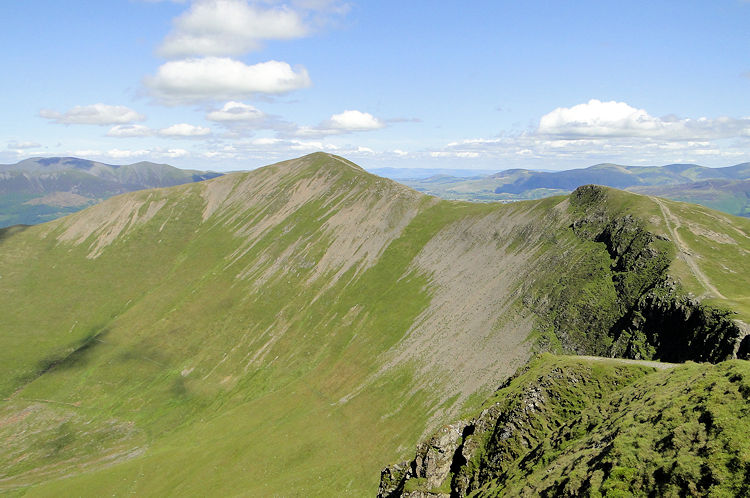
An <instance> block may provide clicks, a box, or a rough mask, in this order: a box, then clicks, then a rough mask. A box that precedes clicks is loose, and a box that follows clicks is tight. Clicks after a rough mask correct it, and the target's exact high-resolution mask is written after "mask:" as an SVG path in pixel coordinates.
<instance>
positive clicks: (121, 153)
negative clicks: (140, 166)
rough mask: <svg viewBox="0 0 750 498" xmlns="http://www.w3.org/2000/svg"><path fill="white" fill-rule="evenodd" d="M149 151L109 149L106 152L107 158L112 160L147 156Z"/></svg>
mask: <svg viewBox="0 0 750 498" xmlns="http://www.w3.org/2000/svg"><path fill="white" fill-rule="evenodd" d="M149 154H151V151H149V150H145V149H140V150H123V149H110V150H108V151H107V152H106V155H107V156H108V157H111V158H113V159H133V158H139V157H144V156H148V155H149Z"/></svg>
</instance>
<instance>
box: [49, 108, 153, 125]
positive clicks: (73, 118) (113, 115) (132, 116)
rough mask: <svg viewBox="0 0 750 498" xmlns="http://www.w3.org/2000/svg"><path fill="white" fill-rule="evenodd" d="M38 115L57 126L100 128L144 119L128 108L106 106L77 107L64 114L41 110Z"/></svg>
mask: <svg viewBox="0 0 750 498" xmlns="http://www.w3.org/2000/svg"><path fill="white" fill-rule="evenodd" d="M39 115H40V116H41V117H43V118H46V119H49V120H51V121H53V122H55V123H58V124H91V125H102V126H104V125H113V124H127V123H133V122H135V121H143V120H144V119H146V117H145V116H144V115H143V114H139V113H138V112H136V111H134V110H133V109H130V108H129V107H125V106H123V105H106V104H93V105H85V106H80V105H79V106H75V107H73V108H72V109H70V110H68V111H65V112H64V113H60V112H57V111H53V110H50V109H42V110H41V111H39Z"/></svg>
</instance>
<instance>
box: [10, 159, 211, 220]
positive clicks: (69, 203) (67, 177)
mask: <svg viewBox="0 0 750 498" xmlns="http://www.w3.org/2000/svg"><path fill="white" fill-rule="evenodd" d="M219 175H220V174H219V173H211V172H205V171H195V170H181V169H178V168H175V167H173V166H169V165H167V164H155V163H150V162H139V163H135V164H128V165H123V166H118V165H113V164H104V163H100V162H96V161H89V160H86V159H78V158H75V157H46V158H42V157H37V158H32V159H25V160H23V161H20V162H18V163H16V164H0V227H3V226H11V225H18V224H25V225H34V224H37V223H42V222H44V221H49V220H52V219H55V218H59V217H61V216H64V215H66V214H69V213H73V212H75V211H79V210H80V209H83V208H84V207H87V206H90V205H92V204H95V203H97V202H99V201H101V200H103V199H106V198H108V197H112V196H113V195H117V194H122V193H125V192H132V191H134V190H142V189H149V188H158V187H171V186H174V185H180V184H183V183H188V182H197V181H202V180H206V179H209V178H214V177H216V176H219Z"/></svg>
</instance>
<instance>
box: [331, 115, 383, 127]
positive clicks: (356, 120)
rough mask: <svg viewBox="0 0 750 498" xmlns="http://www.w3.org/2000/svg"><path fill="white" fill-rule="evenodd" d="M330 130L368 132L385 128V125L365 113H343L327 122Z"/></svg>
mask: <svg viewBox="0 0 750 498" xmlns="http://www.w3.org/2000/svg"><path fill="white" fill-rule="evenodd" d="M328 125H329V127H330V128H332V129H334V130H342V131H368V130H377V129H379V128H383V127H385V123H383V122H382V121H380V120H379V119H378V118H376V117H375V116H373V115H372V114H369V113H367V112H361V111H356V110H352V111H344V112H342V113H340V114H334V115H333V116H331V119H330V120H329V121H328Z"/></svg>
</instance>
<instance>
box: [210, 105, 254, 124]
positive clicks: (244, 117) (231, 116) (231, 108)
mask: <svg viewBox="0 0 750 498" xmlns="http://www.w3.org/2000/svg"><path fill="white" fill-rule="evenodd" d="M206 118H207V119H209V120H210V121H218V122H220V123H221V122H232V123H236V122H258V121H261V120H263V119H264V118H265V114H263V112H261V111H260V110H258V109H256V108H255V107H253V106H251V105H249V104H243V103H242V102H234V101H231V102H227V103H226V104H224V106H223V107H222V108H221V109H219V110H215V111H211V112H209V113H208V114H207V115H206Z"/></svg>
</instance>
